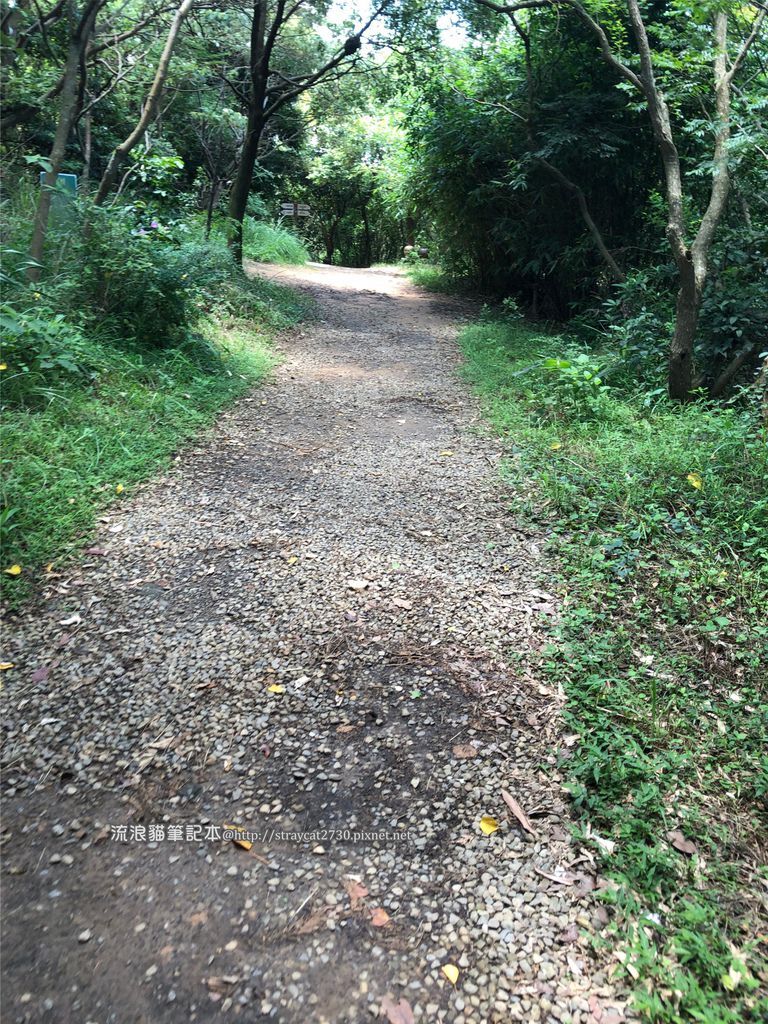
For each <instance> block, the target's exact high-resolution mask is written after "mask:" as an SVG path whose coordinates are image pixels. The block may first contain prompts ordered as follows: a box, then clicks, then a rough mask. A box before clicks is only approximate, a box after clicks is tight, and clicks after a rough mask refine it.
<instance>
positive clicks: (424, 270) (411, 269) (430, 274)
mask: <svg viewBox="0 0 768 1024" xmlns="http://www.w3.org/2000/svg"><path fill="white" fill-rule="evenodd" d="M405 266H406V273H407V274H408V277H409V278H410V279H411V281H413V283H414V284H415V285H418V286H419V288H425V289H426V290H427V291H428V292H439V293H440V294H443V295H455V294H456V293H457V292H458V293H461V292H463V291H470V290H471V291H476V289H475V288H474V287H473V286H472V285H471V283H470V282H469V281H467V280H464V279H462V278H461V277H457V276H455V275H453V274H451V273H449V272H448V271H447V270H445V269H444V268H443V267H440V266H437V265H436V264H434V263H422V262H419V263H407V264H406V265H405Z"/></svg>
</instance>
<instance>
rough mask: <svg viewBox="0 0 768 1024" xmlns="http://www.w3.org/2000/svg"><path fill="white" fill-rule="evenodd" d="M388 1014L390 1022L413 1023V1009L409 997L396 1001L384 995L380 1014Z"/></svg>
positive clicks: (391, 1023) (396, 1023) (392, 1023)
mask: <svg viewBox="0 0 768 1024" xmlns="http://www.w3.org/2000/svg"><path fill="white" fill-rule="evenodd" d="M385 1014H386V1017H387V1020H388V1021H389V1024H413V1010H412V1009H411V1004H410V1003H409V1002H408V1000H407V999H401V1000H400V1002H399V1003H396V1002H395V1001H394V999H390V997H389V996H384V998H383V999H382V1000H381V1006H380V1008H379V1016H380V1017H381V1016H383V1015H385Z"/></svg>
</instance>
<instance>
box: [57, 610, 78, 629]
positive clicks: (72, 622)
mask: <svg viewBox="0 0 768 1024" xmlns="http://www.w3.org/2000/svg"><path fill="white" fill-rule="evenodd" d="M82 621H83V620H82V619H81V618H80V613H79V612H75V614H74V615H70V616H69V618H68V619H59V625H60V626H78V625H79V624H80V623H81V622H82Z"/></svg>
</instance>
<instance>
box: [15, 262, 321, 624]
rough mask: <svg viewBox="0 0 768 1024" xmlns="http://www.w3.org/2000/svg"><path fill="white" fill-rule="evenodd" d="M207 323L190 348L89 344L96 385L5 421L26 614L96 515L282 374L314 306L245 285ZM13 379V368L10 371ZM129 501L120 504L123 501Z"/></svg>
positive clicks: (86, 356)
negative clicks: (285, 355)
mask: <svg viewBox="0 0 768 1024" xmlns="http://www.w3.org/2000/svg"><path fill="white" fill-rule="evenodd" d="M199 301H200V303H201V304H202V305H203V306H204V307H205V310H206V312H204V313H203V315H202V318H201V319H200V321H199V323H198V327H197V330H196V332H195V334H194V335H192V336H190V337H189V339H188V341H187V343H186V344H185V345H183V346H182V347H181V348H167V349H155V350H146V349H139V348H136V347H133V348H131V347H124V348H123V349H121V348H119V347H117V346H116V345H114V344H113V343H112V341H111V340H109V339H105V340H99V339H94V338H93V337H90V338H87V339H86V340H85V341H84V342H83V344H82V345H81V347H80V348H79V349H78V350H77V359H78V360H79V361H80V362H81V363H82V364H83V365H84V366H85V367H86V368H87V372H86V373H81V374H79V375H77V376H76V377H67V378H66V379H64V380H59V381H57V382H56V383H55V384H45V385H44V386H42V387H41V388H39V391H38V393H35V392H34V390H30V391H29V394H28V397H27V401H26V404H25V405H24V406H23V407H21V408H19V407H18V406H13V407H6V408H5V409H3V411H2V434H3V453H2V461H3V477H4V480H3V486H2V505H3V509H4V523H3V526H4V529H3V566H2V567H3V569H6V568H8V567H10V566H11V565H14V564H18V565H20V566H21V567H22V573H21V574H20V575H19V576H16V577H11V576H9V575H8V574H7V573H5V572H4V573H3V577H2V583H3V592H4V593H3V596H4V597H5V598H6V599H7V601H8V603H9V604H10V606H16V605H18V604H19V603H20V602H21V601H22V600H23V599H24V598H25V597H27V596H28V594H29V593H30V592H31V591H32V589H33V588H34V585H35V583H36V582H39V581H40V580H41V579H42V578H44V575H45V569H44V567H45V566H46V565H47V564H48V563H51V562H53V563H54V565H55V566H58V565H60V564H61V563H62V562H63V561H65V560H66V559H67V557H68V556H69V555H70V554H71V553H72V552H73V551H75V550H76V549H77V548H78V547H79V546H81V545H82V543H83V542H84V541H85V540H86V539H87V537H88V535H89V534H90V533H91V531H92V529H93V526H94V523H95V520H96V517H97V515H98V514H99V513H100V512H101V511H102V510H103V509H104V508H105V507H106V506H107V505H108V504H110V503H111V502H115V501H125V500H126V499H127V498H129V496H130V493H131V486H132V485H133V484H136V483H137V482H139V481H141V480H144V479H146V478H147V477H149V476H151V475H152V474H153V473H155V472H157V470H158V469H160V468H161V467H163V466H164V465H166V464H167V462H168V460H169V457H170V456H171V455H172V454H173V453H174V452H176V451H177V450H178V448H179V446H180V445H181V444H183V442H184V441H185V440H187V439H189V438H190V437H192V436H194V435H195V434H197V433H199V432H200V431H201V430H203V429H204V428H205V427H207V426H208V425H209V424H210V423H212V422H213V420H214V418H215V416H216V414H217V412H218V411H219V410H220V409H221V408H222V407H223V406H225V405H226V404H228V403H230V402H232V401H233V400H234V399H235V398H237V397H238V396H239V395H241V394H242V393H243V392H244V391H246V390H247V389H248V388H250V387H251V386H252V385H254V384H255V383H257V382H258V381H259V380H261V379H262V378H263V377H264V376H265V374H267V373H268V372H269V370H270V368H271V367H272V366H273V365H274V361H275V357H274V354H273V351H272V348H271V345H270V339H271V337H272V336H273V335H274V332H275V330H277V329H280V328H283V327H286V326H288V325H289V324H291V323H296V322H297V321H298V320H299V319H301V318H302V317H303V316H305V315H307V313H308V307H307V303H306V300H304V299H303V298H302V297H301V296H299V295H297V294H296V293H294V292H292V291H291V290H290V289H287V288H282V287H280V286H277V285H275V284H273V283H271V282H266V281H262V280H257V281H250V282H249V281H247V280H246V279H245V278H242V277H240V276H234V277H233V278H232V280H231V281H228V282H223V283H221V284H220V286H219V287H218V288H217V290H216V294H215V296H214V295H210V296H206V295H205V294H203V295H202V296H201V298H200V300H199ZM9 370H12V367H9ZM118 490H119V493H118Z"/></svg>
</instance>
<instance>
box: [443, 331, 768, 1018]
mask: <svg viewBox="0 0 768 1024" xmlns="http://www.w3.org/2000/svg"><path fill="white" fill-rule="evenodd" d="M461 340H462V346H463V349H464V352H465V355H466V358H467V366H466V372H467V374H468V375H469V377H470V379H471V380H472V381H473V382H474V383H475V385H476V386H477V388H478V389H479V391H480V393H481V394H482V396H483V398H484V401H485V407H486V410H487V413H488V415H489V417H490V419H491V421H492V422H493V423H494V425H495V426H496V428H497V429H498V430H499V431H500V432H501V433H502V434H503V435H504V436H506V437H508V438H509V444H510V456H509V459H508V461H507V463H506V467H505V476H506V478H507V479H508V480H509V482H510V483H511V484H512V485H513V486H514V487H515V488H516V509H517V511H518V512H519V511H520V510H521V503H522V510H523V511H524V512H525V511H527V512H528V514H529V515H530V516H531V518H532V519H535V520H537V521H541V520H542V519H544V520H546V522H547V523H549V524H551V525H552V526H553V527H554V531H555V532H554V540H553V548H554V550H555V551H556V552H557V554H558V555H559V559H560V564H561V566H562V569H561V572H562V584H563V593H564V597H563V615H562V619H561V622H560V625H559V627H558V628H557V629H556V630H555V632H554V635H553V637H552V640H551V643H550V644H549V646H548V648H547V649H546V650H545V652H544V655H543V668H544V670H545V672H546V673H547V674H548V676H549V678H550V679H551V680H552V682H553V684H555V685H560V686H562V687H563V689H564V691H565V693H566V696H567V704H566V709H565V718H566V728H567V729H568V730H569V731H570V732H572V733H574V734H575V735H577V736H578V737H579V742H578V744H577V746H576V747H575V748H574V749H573V750H572V751H568V752H567V753H566V754H564V755H563V762H562V766H561V771H562V772H563V773H564V775H565V776H566V780H567V788H568V789H569V791H570V792H571V795H572V798H573V803H574V807H575V809H576V812H577V815H578V820H579V822H580V825H581V828H582V830H583V831H582V833H581V835H582V841H583V842H585V843H586V844H588V845H593V847H594V850H595V853H596V855H597V856H598V857H601V858H602V860H603V865H602V868H603V871H604V873H606V874H607V875H608V876H609V877H610V878H612V879H613V880H614V881H615V883H616V888H615V890H614V891H613V892H612V893H610V894H609V895H608V899H609V902H610V903H611V904H612V905H613V906H614V908H615V916H614V923H613V930H614V935H613V937H612V940H611V941H612V943H614V944H618V946H619V948H620V950H622V951H623V953H622V955H623V956H624V957H625V959H624V969H625V970H627V971H631V972H633V973H632V977H629V978H628V980H629V981H630V982H631V983H633V978H638V981H637V984H636V985H635V989H636V1004H637V1006H638V1008H639V1009H640V1010H641V1012H642V1014H643V1016H644V1017H645V1018H646V1019H648V1020H649V1021H654V1022H655V1024H680V1022H683V1021H706V1022H709V1024H726V1022H733V1024H736V1022H747V1021H755V1022H757V1021H758V1020H760V1019H762V1017H761V1014H762V1013H764V1012H765V1009H766V1002H765V999H764V998H763V1000H762V1002H761V1001H760V999H759V997H758V995H757V994H756V981H755V979H756V978H757V977H759V976H760V972H761V971H764V970H765V964H764V963H763V962H761V958H760V955H759V950H758V947H757V946H756V945H755V944H754V943H753V942H750V940H749V936H750V934H754V933H755V931H756V929H757V918H758V915H759V906H758V903H757V901H756V900H754V901H753V900H752V898H751V894H752V893H753V892H754V891H756V886H757V879H756V878H755V877H754V873H753V868H752V867H751V864H752V863H759V859H760V853H759V846H758V845H757V844H758V839H757V837H758V836H760V834H761V833H762V834H763V835H764V834H765V827H766V824H768V821H767V820H766V814H765V796H766V792H768V757H766V750H768V694H767V692H766V683H767V682H768V679H767V678H766V665H768V624H766V621H765V616H764V609H765V607H766V606H767V605H768V449H767V448H766V436H765V434H766V431H765V427H764V426H763V425H762V424H761V421H760V418H759V411H758V409H757V408H754V407H752V406H750V405H749V404H731V405H729V406H727V407H724V408H722V407H721V408H717V407H715V406H710V405H706V404H704V403H695V404H691V405H689V406H686V407H675V406H673V405H671V404H670V403H668V401H667V400H666V399H665V398H663V397H659V396H656V397H654V396H653V395H651V396H650V398H649V397H648V396H647V395H646V394H645V393H643V392H642V391H638V392H636V393H634V394H629V395H627V394H626V392H625V391H620V390H618V388H617V387H615V386H611V385H610V384H609V383H606V382H608V381H610V380H611V379H612V375H611V367H610V365H608V366H607V367H606V370H607V372H606V373H605V375H603V373H602V372H601V370H600V367H601V365H602V361H601V360H596V359H595V358H594V357H593V356H590V355H589V354H588V353H586V352H583V351H580V350H579V349H578V348H576V347H575V346H574V345H573V343H572V342H571V343H568V342H567V341H566V340H565V339H563V338H562V337H561V336H559V335H554V334H547V333H543V332H536V331H535V330H533V329H531V328H530V327H529V326H527V325H525V324H524V323H521V322H520V321H519V320H517V321H515V320H512V321H510V319H509V318H507V319H506V320H504V321H498V322H494V321H489V320H486V322H482V323H480V324H477V325H474V326H472V327H469V328H467V329H466V330H465V331H464V333H463V335H462V339H461ZM571 351H572V352H573V353H577V354H576V355H575V357H574V356H573V355H571V354H570V353H571ZM566 356H567V357H566ZM610 358H611V357H610V356H608V357H606V362H609V361H610ZM614 358H615V357H614ZM586 374H589V376H588V377H587V376H586ZM553 388H554V389H555V391H556V393H557V400H556V401H552V400H551V399H552V392H553ZM531 482H533V485H532V483H531ZM677 829H679V830H681V831H682V832H683V834H684V835H685V836H686V837H689V838H691V839H693V840H694V842H695V845H696V849H697V853H696V855H695V856H694V858H693V860H690V859H689V858H688V857H687V856H686V855H685V854H683V853H681V852H679V851H678V850H676V849H675V848H674V847H673V846H672V845H671V843H670V842H669V840H668V839H667V834H668V833H669V832H670V831H674V830H677ZM593 834H597V835H598V836H600V837H601V838H603V839H608V840H611V841H612V842H614V843H615V844H616V845H615V847H614V849H613V853H612V854H611V855H606V854H605V852H604V850H603V849H602V848H601V847H600V846H599V845H598V844H596V843H595V842H594V840H593V839H592V838H591V835H593ZM750 851H752V853H750ZM763 977H764V974H763Z"/></svg>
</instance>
